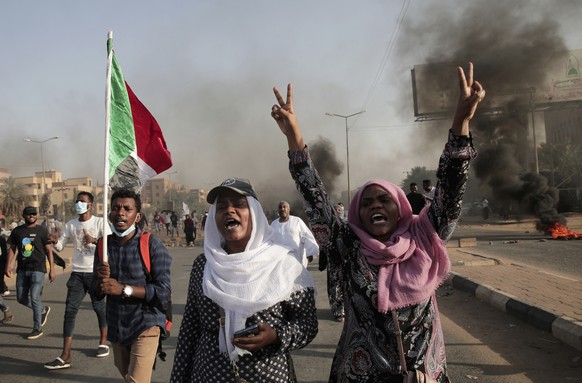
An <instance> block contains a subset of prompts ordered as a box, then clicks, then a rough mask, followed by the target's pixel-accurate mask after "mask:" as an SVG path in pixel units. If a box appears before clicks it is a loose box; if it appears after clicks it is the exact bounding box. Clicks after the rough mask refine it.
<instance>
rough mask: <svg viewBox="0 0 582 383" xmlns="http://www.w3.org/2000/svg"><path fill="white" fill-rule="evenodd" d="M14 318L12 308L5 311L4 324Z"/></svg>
mask: <svg viewBox="0 0 582 383" xmlns="http://www.w3.org/2000/svg"><path fill="white" fill-rule="evenodd" d="M13 319H14V315H12V311H10V310H6V311H4V319H2V323H3V324H6V323H11V322H12V320H13Z"/></svg>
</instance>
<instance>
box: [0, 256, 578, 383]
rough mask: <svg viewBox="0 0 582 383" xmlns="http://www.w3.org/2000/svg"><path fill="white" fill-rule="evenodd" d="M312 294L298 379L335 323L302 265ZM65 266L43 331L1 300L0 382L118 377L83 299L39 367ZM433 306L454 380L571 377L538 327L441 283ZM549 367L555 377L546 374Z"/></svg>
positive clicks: (48, 291)
mask: <svg viewBox="0 0 582 383" xmlns="http://www.w3.org/2000/svg"><path fill="white" fill-rule="evenodd" d="M200 252H201V248H199V247H196V248H184V247H172V248H170V253H171V254H172V257H173V260H174V261H173V265H172V273H173V274H172V280H173V299H174V304H175V305H174V313H175V326H176V327H175V331H174V332H173V334H172V337H171V338H170V339H169V341H168V342H167V343H166V349H167V351H168V361H167V362H160V361H158V366H157V370H156V371H155V372H154V376H153V382H167V381H168V378H169V375H170V371H171V366H172V359H173V355H174V348H175V344H176V335H177V332H178V328H179V325H180V321H181V314H182V312H183V309H184V303H185V300H186V286H187V283H188V277H189V272H190V268H191V264H192V261H193V259H194V257H195V256H197V255H198V254H199V253H200ZM310 271H312V273H313V275H314V277H315V280H316V283H317V286H318V290H319V294H318V296H317V306H318V317H319V326H320V331H319V334H318V336H317V337H316V339H315V340H314V341H313V343H311V344H310V345H309V346H308V347H307V348H305V349H303V350H298V351H296V352H294V360H295V365H296V368H297V374H298V377H299V381H300V382H310V383H322V382H327V378H328V374H329V369H330V366H331V362H332V357H333V354H334V352H335V345H336V344H337V339H338V337H339V334H340V332H341V326H342V325H341V324H339V323H336V322H335V321H333V320H332V315H331V312H330V310H329V308H328V307H329V306H328V303H327V296H326V293H325V273H321V272H319V271H317V269H316V266H315V265H313V266H311V265H310ZM67 278H68V274H62V273H61V272H60V271H59V275H58V280H57V281H56V282H55V283H54V284H52V285H49V284H48V283H47V284H46V285H45V291H44V298H45V302H46V303H48V304H49V305H51V306H52V308H53V311H52V314H51V316H50V318H49V321H48V323H47V325H46V326H45V328H44V332H45V335H44V336H43V337H41V338H39V339H37V340H32V341H30V340H26V339H25V338H24V336H25V335H26V334H27V333H29V332H30V325H31V322H32V318H31V313H30V311H29V310H28V309H26V308H24V307H23V306H21V305H19V304H18V303H16V302H15V299H14V296H13V295H11V296H10V297H9V298H8V299H7V301H8V303H9V305H10V306H11V307H12V308H13V309H14V311H15V314H16V320H15V322H14V324H13V325H10V326H2V327H0V381H1V382H16V381H18V382H21V383H29V382H38V381H43V382H58V383H61V382H62V383H65V382H105V381H107V382H111V381H121V379H120V377H119V376H118V372H117V370H116V369H115V367H114V366H113V359H112V358H111V357H108V358H103V359H97V358H95V357H94V354H95V350H96V347H97V334H96V330H95V326H96V318H95V315H94V313H93V311H92V309H91V307H90V302H88V301H87V299H86V301H85V302H84V303H83V306H82V309H81V311H80V313H79V316H78V318H77V328H76V334H77V335H76V336H75V341H74V345H73V349H74V351H73V358H74V359H73V363H72V367H71V368H70V369H66V370H59V371H47V370H45V369H44V368H43V367H42V365H43V363H44V362H46V361H49V360H51V359H53V358H54V357H56V356H58V355H59V353H60V347H61V342H62V340H61V339H62V338H61V335H62V317H63V311H64V304H63V301H64V297H65V283H66V279H67ZM439 306H440V309H441V313H442V316H443V326H444V331H445V339H446V341H447V353H448V360H449V366H450V375H451V377H452V378H453V381H455V382H463V381H474V380H475V379H474V378H477V379H478V380H477V381H478V382H481V383H494V382H495V383H499V382H504V383H532V382H549V381H552V382H562V381H563V382H577V381H582V379H581V378H580V377H581V376H582V374H580V372H581V371H582V368H581V367H580V362H579V359H578V361H577V360H576V359H575V358H576V357H578V358H579V355H580V353H579V352H577V351H576V350H574V349H572V348H570V347H567V346H564V345H563V344H562V343H560V342H559V341H557V340H555V339H554V338H552V336H551V335H550V334H548V333H546V332H543V331H540V330H537V329H535V328H533V327H531V326H529V325H527V324H526V323H525V322H521V321H518V320H516V319H515V318H513V317H511V316H509V315H507V314H505V313H503V312H500V311H498V310H495V309H494V308H492V307H491V306H489V305H487V304H485V303H483V302H481V301H479V300H477V299H475V298H474V297H472V296H471V295H470V294H467V293H464V292H462V291H458V290H454V289H451V288H450V287H443V288H442V289H441V290H440V291H439ZM555 374H558V376H559V378H556V379H554V380H552V379H551V377H553V376H554V375H555Z"/></svg>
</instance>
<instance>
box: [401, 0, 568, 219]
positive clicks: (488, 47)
mask: <svg viewBox="0 0 582 383" xmlns="http://www.w3.org/2000/svg"><path fill="white" fill-rule="evenodd" d="M543 6H544V5H538V7H543ZM552 6H554V7H555V6H556V5H555V4H554V5H552ZM431 7H432V8H431V9H429V10H427V13H428V14H430V15H431V22H430V23H424V24H415V25H412V24H409V25H406V26H405V28H406V29H407V30H408V32H409V33H405V34H404V35H407V36H414V41H412V40H408V41H405V42H404V44H403V46H402V47H401V49H402V48H404V47H405V46H408V47H410V46H411V45H412V44H415V45H417V49H418V48H424V49H426V51H429V52H430V53H429V54H428V55H426V56H425V57H424V58H423V60H424V62H420V63H451V65H450V66H449V67H448V68H447V70H450V71H454V67H455V66H465V65H466V63H467V62H469V61H471V62H473V63H474V65H475V79H477V80H479V81H480V82H481V83H482V84H483V85H484V87H485V88H486V90H487V98H486V100H485V102H484V103H483V105H481V108H480V112H483V111H485V110H487V109H489V110H492V109H493V107H494V109H495V111H496V113H492V114H487V115H486V114H484V113H481V114H479V115H477V116H476V117H475V119H474V121H472V123H471V128H472V132H473V136H474V140H475V144H476V146H477V147H478V150H479V156H478V158H477V159H476V161H475V162H474V171H475V175H476V177H477V178H478V179H479V180H480V182H481V183H482V184H483V185H484V186H485V185H486V188H487V189H490V192H491V194H492V195H493V198H491V199H492V200H493V201H494V202H496V203H497V204H498V205H499V206H500V205H505V204H511V205H514V206H516V207H517V206H519V207H520V208H521V209H524V210H527V211H528V212H531V213H534V214H536V215H537V216H538V217H539V218H540V220H541V221H542V223H548V224H549V223H551V222H552V221H560V222H563V218H562V217H560V216H558V215H557V210H556V206H557V202H558V193H557V190H556V189H554V188H552V187H550V186H549V185H548V182H547V179H546V178H545V177H543V176H542V175H538V174H536V173H535V170H534V166H533V163H534V160H533V158H534V157H533V149H532V144H531V142H530V141H529V140H528V138H529V137H531V134H532V133H531V131H528V130H529V128H528V126H529V125H528V120H529V119H531V109H530V108H531V103H530V100H531V97H532V92H535V91H536V90H538V89H541V88H542V86H543V84H545V82H546V76H547V72H546V69H545V68H546V65H547V64H548V62H549V60H555V59H556V55H557V53H556V52H565V51H566V50H567V48H566V46H565V44H564V41H563V39H562V37H561V36H560V33H559V23H558V22H557V21H556V20H552V19H550V18H549V17H546V16H545V15H544V13H543V12H540V11H541V9H534V8H533V6H532V2H529V1H526V0H521V1H519V0H518V1H513V2H511V3H508V2H505V1H488V2H467V5H466V7H465V8H464V9H463V10H462V11H461V12H460V14H459V15H458V16H457V17H455V16H454V15H453V14H452V13H451V12H450V10H449V9H446V8H445V7H442V6H440V5H433V6H431ZM536 14H539V15H540V16H539V18H532V15H536ZM534 17H535V16H534ZM451 85H454V83H452V84H451ZM419 88H420V89H422V84H418V85H417V89H419ZM455 91H456V90H455ZM533 94H535V93H533ZM433 97H440V95H439V94H434V95H433ZM500 100H503V102H502V103H500V102H499V101H500ZM435 130H436V129H435ZM435 134H436V132H434V131H433V132H431V133H429V134H428V135H427V137H426V139H427V141H425V142H429V141H432V140H434V139H435V137H436V136H435ZM438 134H439V137H440V135H441V131H440V130H439V131H438Z"/></svg>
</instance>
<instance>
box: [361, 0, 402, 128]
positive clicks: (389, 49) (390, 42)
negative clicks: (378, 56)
mask: <svg viewBox="0 0 582 383" xmlns="http://www.w3.org/2000/svg"><path fill="white" fill-rule="evenodd" d="M409 6H410V0H404V1H403V2H402V6H401V7H400V13H399V15H398V18H397V19H396V25H395V26H394V29H393V30H392V35H391V36H390V40H388V44H387V45H386V50H385V51H384V57H383V58H382V61H381V63H380V67H379V68H378V71H377V72H376V76H375V77H374V81H372V86H371V87H370V90H369V91H368V95H367V96H366V99H365V100H364V103H363V104H362V107H361V108H360V110H366V107H367V105H368V102H370V99H371V98H372V95H373V94H374V91H375V90H376V87H377V86H378V83H379V82H380V78H381V77H382V73H383V72H384V67H385V66H386V63H387V62H388V58H389V57H390V54H391V53H392V49H393V48H394V44H395V43H396V38H397V37H398V31H399V30H400V25H401V24H402V20H404V17H405V16H406V12H407V11H408V7H409ZM354 123H355V121H354Z"/></svg>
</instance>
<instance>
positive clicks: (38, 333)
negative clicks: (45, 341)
mask: <svg viewBox="0 0 582 383" xmlns="http://www.w3.org/2000/svg"><path fill="white" fill-rule="evenodd" d="M41 336H42V330H40V329H34V330H32V332H31V333H30V334H28V336H27V337H26V339H36V338H40V337H41Z"/></svg>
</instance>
